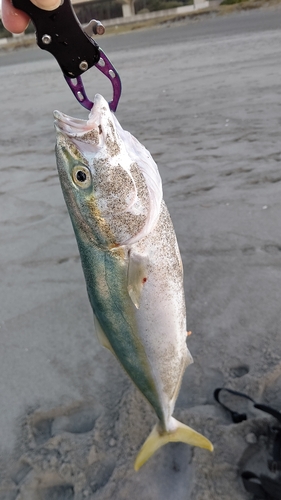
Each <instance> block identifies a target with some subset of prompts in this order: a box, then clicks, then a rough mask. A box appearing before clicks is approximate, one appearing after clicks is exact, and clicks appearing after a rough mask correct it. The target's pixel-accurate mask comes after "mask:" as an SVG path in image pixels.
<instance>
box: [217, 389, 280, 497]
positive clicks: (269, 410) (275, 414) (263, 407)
mask: <svg viewBox="0 0 281 500" xmlns="http://www.w3.org/2000/svg"><path fill="white" fill-rule="evenodd" d="M221 391H226V392H228V393H230V394H233V395H234V396H239V397H241V398H244V399H248V400H249V401H251V402H252V403H253V405H254V407H255V408H257V409H258V410H261V411H264V412H266V413H269V414H270V415H272V416H273V417H275V418H276V419H277V420H278V422H280V423H281V413H280V412H279V411H278V410H275V408H272V407H271V406H267V405H263V404H260V403H256V402H255V400H254V399H252V398H250V396H247V395H246V394H243V392H238V391H233V390H232V389H226V388H225V387H218V388H217V389H216V390H215V391H214V398H215V400H216V401H217V402H218V403H219V404H220V405H221V406H222V407H223V408H224V409H225V410H227V411H229V412H230V414H231V416H232V420H233V422H234V423H235V424H237V423H239V422H242V421H243V420H247V415H246V413H237V412H236V411H232V410H231V409H230V408H228V406H226V405H225V404H223V403H222V402H221V401H220V399H219V394H220V392H221ZM280 500H281V499H280Z"/></svg>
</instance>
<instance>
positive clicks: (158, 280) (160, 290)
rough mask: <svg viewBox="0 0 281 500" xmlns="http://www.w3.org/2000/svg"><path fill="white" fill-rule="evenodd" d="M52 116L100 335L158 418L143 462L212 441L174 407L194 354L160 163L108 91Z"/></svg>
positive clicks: (206, 445) (62, 177) (139, 460)
mask: <svg viewBox="0 0 281 500" xmlns="http://www.w3.org/2000/svg"><path fill="white" fill-rule="evenodd" d="M54 116H55V127H56V131H57V146H56V156H57V166H58V172H59V177H60V181H61V186H62V191H63V194H64V198H65V201H66V205H67V207H68V210H69V214H70V217H71V221H72V224H73V228H74V232H75V235H76V238H77V243H78V247H79V251H80V256H81V262H82V266H83V270H84V275H85V279H86V284H87V291H88V295H89V299H90V303H91V306H92V308H93V312H94V323H95V330H96V333H97V336H98V338H99V341H100V342H101V344H102V345H103V346H105V347H107V348H108V349H110V351H112V353H113V354H114V355H115V356H116V357H117V359H118V360H119V361H120V363H121V365H122V366H123V368H124V369H125V371H126V372H127V374H128V375H129V377H130V378H131V379H132V381H133V382H134V383H135V385H136V386H137V387H138V389H139V390H140V391H141V393H142V394H143V395H144V396H145V398H146V399H147V400H148V401H149V403H150V404H151V405H152V407H153V409H154V411H155V413H156V415H157V417H158V419H159V421H158V423H157V424H156V425H155V427H154V429H153V430H152V432H151V434H150V435H149V436H148V438H147V440H146V441H145V443H144V445H143V446H142V448H141V450H140V452H139V453H138V455H137V458H136V461H135V470H138V469H139V468H140V467H141V466H142V465H143V464H144V463H145V462H146V460H147V459H148V458H149V457H150V456H151V455H152V454H153V453H154V452H155V451H156V450H157V449H158V448H160V447H161V446H162V445H164V444H166V443H168V442H169V441H183V442H185V443H188V444H190V445H192V446H199V447H201V448H206V449H208V450H212V449H213V446H212V444H211V443H210V441H209V440H208V439H206V438H205V437H204V436H202V435H201V434H199V433H198V432H196V431H194V430H193V429H191V428H190V427H188V426H186V425H184V424H182V423H180V422H178V421H177V420H176V419H175V418H173V416H172V414H173V410H174V406H175V402H176V399H177V395H178V392H179V389H180V385H181V380H182V376H183V374H184V371H185V369H186V367H187V365H188V364H190V363H191V362H192V357H191V355H190V353H189V351H188V349H187V346H186V335H187V333H186V312H185V300H184V291H183V269H182V262H181V257H180V253H179V248H178V244H177V239H176V235H175V232H174V229H173V225H172V222H171V219H170V216H169V213H168V210H167V207H166V205H165V203H164V201H163V195H162V183H161V178H160V175H159V172H158V168H157V165H156V163H155V162H154V160H153V159H152V157H151V155H150V153H149V152H148V151H147V150H146V149H145V147H144V146H142V145H141V144H140V143H139V142H138V141H137V139H135V138H134V137H133V136H132V135H131V134H130V133H129V132H126V131H124V130H123V129H122V127H121V125H120V124H119V122H118V121H117V119H116V117H115V115H114V114H113V113H112V112H111V111H110V110H109V107H108V104H107V102H106V101H105V99H104V98H103V97H102V96H101V95H96V96H95V100H94V106H93V108H92V111H91V113H90V115H89V120H88V121H85V120H79V119H74V118H71V117H69V116H67V115H65V114H63V113H60V112H59V111H55V113H54Z"/></svg>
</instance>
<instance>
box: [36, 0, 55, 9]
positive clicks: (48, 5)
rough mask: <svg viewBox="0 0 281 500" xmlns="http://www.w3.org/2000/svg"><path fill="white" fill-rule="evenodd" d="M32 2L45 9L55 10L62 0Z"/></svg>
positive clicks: (37, 0)
mask: <svg viewBox="0 0 281 500" xmlns="http://www.w3.org/2000/svg"><path fill="white" fill-rule="evenodd" d="M32 3H34V5H36V6H37V7H39V9H44V10H54V9H56V8H57V7H59V5H60V4H61V1H60V0H32Z"/></svg>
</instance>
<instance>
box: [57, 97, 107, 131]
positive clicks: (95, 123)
mask: <svg viewBox="0 0 281 500" xmlns="http://www.w3.org/2000/svg"><path fill="white" fill-rule="evenodd" d="M107 111H108V112H110V111H109V107H108V103H107V102H106V101H105V99H104V98H103V97H102V96H101V95H100V94H96V95H95V98H94V104H93V108H92V110H91V112H90V115H89V119H88V120H83V119H80V118H73V117H72V116H69V115H66V114H65V113H62V112H61V111H58V110H57V109H56V110H55V111H54V118H55V129H56V131H57V132H61V133H62V134H63V135H67V136H69V137H77V136H78V137H79V136H81V135H83V134H85V132H88V131H89V130H93V129H98V128H99V125H100V122H101V117H102V115H103V114H104V113H105V112H107Z"/></svg>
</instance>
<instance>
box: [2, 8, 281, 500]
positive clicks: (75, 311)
mask: <svg viewBox="0 0 281 500" xmlns="http://www.w3.org/2000/svg"><path fill="white" fill-rule="evenodd" d="M280 19H281V9H276V10H274V9H269V10H260V11H253V12H243V13H241V14H234V15H231V16H228V17H220V18H218V17H215V18H208V19H207V18H206V19H202V20H200V21H199V20H197V21H196V20H195V21H192V22H187V21H185V22H181V23H178V24H177V25H172V26H170V27H161V28H157V29H154V30H148V31H145V30H143V31H140V32H136V33H130V34H126V35H120V36H117V37H107V38H104V40H103V41H102V40H101V39H100V44H101V46H102V47H103V49H104V50H105V51H106V53H107V55H108V56H109V57H110V58H111V60H112V61H113V63H114V64H115V66H116V67H117V69H118V71H119V72H120V75H121V78H122V82H123V96H122V98H121V101H120V104H119V108H118V111H117V116H118V119H119V121H120V122H121V124H122V126H123V127H124V128H127V129H128V130H130V131H131V132H132V133H133V134H134V135H136V137H137V138H138V139H139V140H140V141H141V142H142V143H143V144H145V146H146V147H147V148H148V149H149V150H150V152H151V153H152V155H153V156H154V158H155V160H156V161H157V163H158V166H159V170H160V173H161V176H162V179H163V186H164V197H165V200H166V203H167V205H168V207H169V210H170V213H171V216H172V219H173V221H174V225H175V229H176V232H177V236H178V241H179V246H180V249H181V253H182V259H183V264H184V269H185V291H186V305H187V320H188V323H187V327H188V330H191V331H192V335H191V337H189V338H188V347H189V349H190V351H191V353H192V355H193V357H194V364H193V365H191V366H190V367H188V369H187V371H186V373H185V376H184V379H183V384H182V389H181V392H180V395H179V398H178V401H177V405H176V410H175V416H176V417H177V418H178V419H180V420H181V421H183V422H185V423H187V424H189V425H191V426H192V427H194V428H196V429H197V430H199V431H200V432H203V433H204V434H206V435H207V436H208V437H209V438H210V439H211V440H212V441H213V443H214V446H215V451H214V453H213V454H210V453H208V452H206V451H204V450H199V449H192V448H190V447H189V446H186V445H184V444H170V445H167V446H165V447H164V448H162V449H161V450H159V451H158V453H157V454H155V455H154V456H153V457H152V459H151V460H150V461H149V462H148V463H147V464H146V465H145V466H144V467H143V468H142V469H141V470H140V471H139V472H138V473H135V472H134V470H133V462H134V458H135V456H136V453H137V451H138V450H139V448H140V446H141V444H142V443H143V441H144V440H145V438H146V437H147V435H148V433H149V432H150V429H151V427H152V425H153V424H154V423H155V416H154V414H153V412H152V410H151V409H150V408H149V407H148V405H147V403H146V402H144V401H143V399H142V397H141V396H140V394H139V393H138V392H137V390H136V389H135V388H134V387H133V386H132V384H131V382H130V381H129V380H128V379H127V377H126V376H125V374H124V373H123V371H122V370H121V368H120V367H119V365H118V363H117V362H116V360H115V359H114V358H113V357H112V355H111V354H110V353H109V352H107V351H106V350H105V349H103V348H102V347H101V346H100V345H99V343H98V341H97V339H96V337H95V333H94V326H93V320H92V312H91V308H90V305H89V303H88V298H87V294H86V287H85V283H84V277H83V275H82V270H81V265H80V261H79V256H78V250H77V246H76V241H75V238H74V234H73V231H72V227H71V224H70V220H69V216H68V213H67V210H66V207H65V204H64V200H63V197H62V193H61V190H60V186H59V181H58V176H57V172H56V164H55V156H54V140H55V134H54V130H53V117H52V111H53V109H59V110H61V111H64V112H66V113H68V114H70V115H72V116H77V117H78V116H79V117H84V118H85V117H86V112H85V111H84V110H83V109H82V108H81V107H80V106H79V105H78V104H77V103H76V102H75V101H74V99H73V98H72V95H71V93H70V91H69V90H68V88H67V86H66V85H65V82H64V79H63V77H62V76H61V74H60V70H59V68H58V67H57V64H56V62H55V61H54V60H53V59H51V57H50V56H48V55H45V54H44V53H43V52H41V51H39V49H25V50H21V51H18V52H16V53H11V54H1V56H0V79H1V82H2V92H1V97H0V99H1V133H0V145H1V157H0V167H1V175H2V182H1V187H0V199H1V207H2V209H1V214H0V218H1V235H0V238H1V245H0V266H1V287H0V303H1V316H0V339H1V349H0V394H1V412H0V475H1V488H0V499H1V500H47V499H48V500H82V499H84V498H86V499H95V500H107V499H108V500H109V499H116V500H123V499H124V500H125V499H126V500H127V499H131V498H136V499H138V500H147V499H148V500H160V499H161V500H162V499H163V498H164V499H165V500H170V499H171V500H172V499H173V500H195V499H196V500H215V499H217V498H219V499H220V500H234V499H235V500H246V499H248V498H249V496H248V495H247V494H246V492H245V490H244V488H243V485H242V482H241V479H240V477H239V470H244V469H245V468H247V469H248V468H249V469H250V470H253V467H254V465H255V464H254V462H255V458H254V456H253V457H252V458H251V450H252V448H253V446H255V447H256V449H257V450H262V449H263V440H262V438H259V434H262V433H265V432H266V429H267V422H268V419H267V418H266V417H265V415H264V414H261V413H260V412H258V411H257V410H255V411H253V410H252V409H251V407H249V408H248V406H246V410H247V412H248V414H249V417H250V418H249V419H248V420H247V421H245V422H242V423H241V424H232V423H231V420H230V418H229V415H227V414H226V412H224V411H223V410H222V409H220V408H219V407H218V405H217V404H216V403H215V402H214V399H213V391H214V389H215V388H216V387H218V386H222V385H223V386H225V387H231V388H233V389H236V390H242V391H245V392H246V393H247V394H249V395H250V396H251V397H253V398H254V399H256V400H258V401H262V402H263V403H266V404H272V405H274V406H275V407H276V408H281V342H280V335H281V332H280V315H281V312H280V311H281V310H280V293H281V217H280V213H281V198H280V182H281V172H280V161H281V147H280V132H281V130H280V129H281V121H280V120H281V119H280V117H281V86H280V82H281V65H280V46H281V29H280ZM97 73H98V72H97V71H95V70H92V71H90V72H88V74H87V75H86V78H85V81H86V87H87V91H88V94H89V96H90V95H91V94H92V95H93V94H94V93H95V92H99V93H102V94H104V95H105V97H108V98H109V97H110V88H109V85H108V84H107V83H106V82H105V81H104V78H103V77H102V76H101V75H99V74H97ZM251 434H255V435H256V440H257V443H256V444H255V445H253V444H252V445H251V444H249V443H248V441H249V438H248V437H247V436H249V435H251ZM260 467H261V469H262V467H264V472H267V469H266V457H265V455H263V456H262V459H261V461H260Z"/></svg>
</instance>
